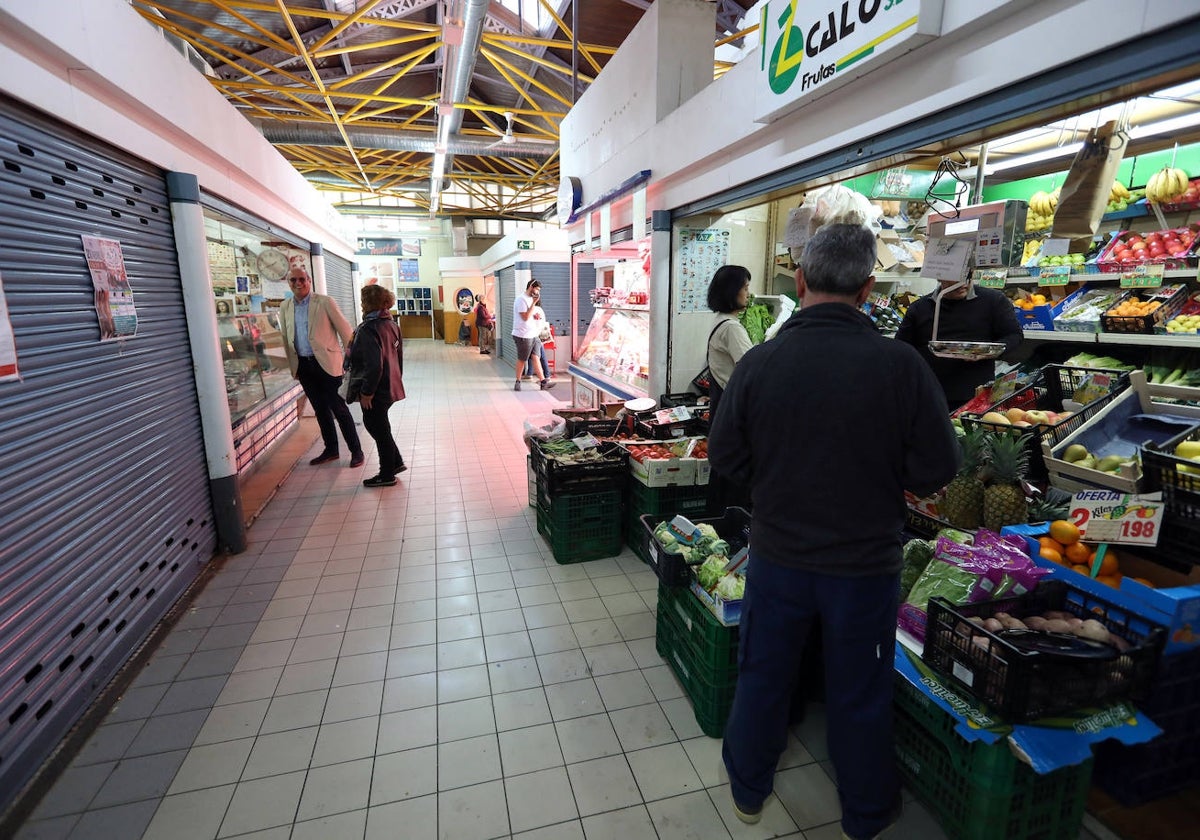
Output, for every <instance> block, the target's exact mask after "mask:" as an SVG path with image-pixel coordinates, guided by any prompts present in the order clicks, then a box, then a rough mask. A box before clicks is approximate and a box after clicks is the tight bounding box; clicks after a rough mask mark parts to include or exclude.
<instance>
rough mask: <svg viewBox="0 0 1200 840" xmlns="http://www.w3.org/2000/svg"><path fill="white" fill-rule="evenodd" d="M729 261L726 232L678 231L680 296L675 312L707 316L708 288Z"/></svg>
mask: <svg viewBox="0 0 1200 840" xmlns="http://www.w3.org/2000/svg"><path fill="white" fill-rule="evenodd" d="M728 260H729V230H728V229H727V228H704V229H695V228H681V229H680V231H679V258H678V260H677V261H676V264H677V265H678V266H679V294H677V295H676V296H675V300H676V304H675V311H676V312H707V311H708V284H709V283H710V282H712V278H713V274H715V273H716V271H717V269H718V268H720V267H721V266H723V265H725V263H726V262H727V261H728Z"/></svg>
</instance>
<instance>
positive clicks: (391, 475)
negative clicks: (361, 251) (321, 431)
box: [346, 285, 408, 487]
mask: <svg viewBox="0 0 1200 840" xmlns="http://www.w3.org/2000/svg"><path fill="white" fill-rule="evenodd" d="M395 302H396V297H395V295H393V294H392V293H391V292H390V291H388V290H387V289H386V288H384V287H383V286H379V285H373V286H363V289H362V310H363V320H362V323H361V324H359V325H358V329H356V330H355V331H354V339H353V340H352V341H351V342H350V350H349V353H348V360H349V367H348V373H347V383H348V392H347V394H346V401H347V402H355V401H357V402H359V403H360V404H361V405H362V414H363V427H364V428H365V429H366V430H367V434H369V435H370V436H371V437H372V438H373V439H374V441H375V446H376V449H378V451H379V472H378V473H377V474H376V475H373V476H371V477H370V478H368V479H366V480H365V481H363V486H364V487H391V486H392V485H393V484H395V483H396V475H397V474H398V473H402V472H404V471H405V470H406V469H408V467H406V466H405V465H404V459H403V458H402V457H401V456H400V449H399V447H397V446H396V439H395V438H394V437H393V436H392V425H391V422H390V421H389V420H388V409H390V408H391V407H392V403H394V402H398V401H399V400H402V399H404V380H403V378H402V377H403V372H404V347H403V341H404V339H403V336H402V335H401V334H400V327H399V326H397V324H396V322H395V321H393V320H392V315H391V308H392V304H394V303H395Z"/></svg>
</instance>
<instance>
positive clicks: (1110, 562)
mask: <svg viewBox="0 0 1200 840" xmlns="http://www.w3.org/2000/svg"><path fill="white" fill-rule="evenodd" d="M1099 574H1100V575H1117V576H1118V577H1120V575H1121V567H1120V565H1119V564H1118V563H1117V555H1116V554H1113V553H1112V552H1111V551H1110V552H1106V553H1105V555H1104V559H1103V560H1101V561H1100V572H1099Z"/></svg>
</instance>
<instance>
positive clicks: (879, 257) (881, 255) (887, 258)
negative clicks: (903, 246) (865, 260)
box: [875, 237, 899, 271]
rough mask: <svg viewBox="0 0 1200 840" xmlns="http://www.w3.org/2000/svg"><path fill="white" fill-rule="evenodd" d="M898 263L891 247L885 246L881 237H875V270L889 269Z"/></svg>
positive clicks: (885, 243)
mask: <svg viewBox="0 0 1200 840" xmlns="http://www.w3.org/2000/svg"><path fill="white" fill-rule="evenodd" d="M898 264H899V262H898V260H897V259H896V255H895V254H893V253H892V249H891V248H889V247H888V246H887V242H885V241H884V240H883V239H882V237H877V238H876V239H875V270H876V271H891V270H892V269H893V268H895V267H896V266H897V265H898Z"/></svg>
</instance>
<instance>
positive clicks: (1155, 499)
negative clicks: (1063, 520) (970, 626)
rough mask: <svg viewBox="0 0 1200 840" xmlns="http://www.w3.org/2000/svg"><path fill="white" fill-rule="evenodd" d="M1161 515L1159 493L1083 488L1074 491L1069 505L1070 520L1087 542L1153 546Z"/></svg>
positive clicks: (1160, 524) (1156, 540)
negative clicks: (1137, 493) (1146, 493)
mask: <svg viewBox="0 0 1200 840" xmlns="http://www.w3.org/2000/svg"><path fill="white" fill-rule="evenodd" d="M1162 516H1163V502H1162V494H1161V493H1151V494H1148V495H1142V496H1135V495H1130V494H1129V493H1119V492H1117V491H1115V490H1085V491H1081V492H1079V493H1076V494H1075V500H1074V503H1073V504H1072V506H1071V521H1072V522H1074V523H1075V525H1076V527H1077V528H1079V530H1080V532H1082V534H1083V537H1084V539H1086V540H1087V541H1088V542H1101V543H1125V544H1128V545H1148V546H1153V545H1157V543H1158V533H1159V531H1160V530H1161V528H1162Z"/></svg>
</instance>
